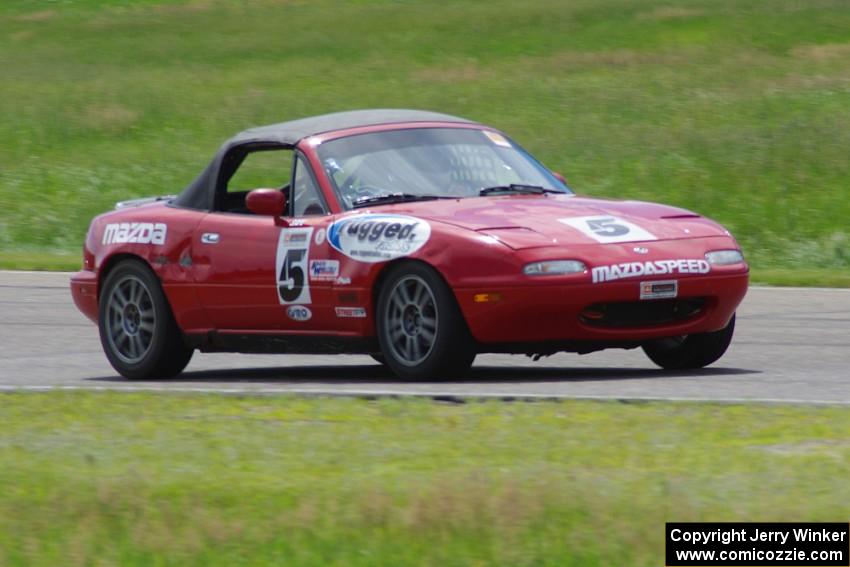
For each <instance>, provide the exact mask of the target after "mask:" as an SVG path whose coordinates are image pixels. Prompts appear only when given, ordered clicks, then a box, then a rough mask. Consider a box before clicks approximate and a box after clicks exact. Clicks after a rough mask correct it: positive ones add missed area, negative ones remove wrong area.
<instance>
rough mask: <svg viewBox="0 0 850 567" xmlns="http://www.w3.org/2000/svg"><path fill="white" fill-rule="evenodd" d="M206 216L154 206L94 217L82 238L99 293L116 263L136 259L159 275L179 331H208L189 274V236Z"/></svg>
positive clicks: (179, 209)
mask: <svg viewBox="0 0 850 567" xmlns="http://www.w3.org/2000/svg"><path fill="white" fill-rule="evenodd" d="M204 214H205V213H203V212H200V211H195V210H190V209H181V208H177V207H170V206H167V205H165V204H162V203H154V204H151V205H144V206H141V207H132V208H128V209H122V210H119V211H112V212H109V213H105V214H102V215H100V216H98V217H96V218H95V219H94V220H93V221H92V223H91V227H90V228H89V232H88V235H87V237H86V257H87V258H89V257H90V262H91V264H92V269H93V270H94V271H95V272H96V273H97V274H98V282H99V289H98V295H99V294H100V286H102V284H103V281H104V279H105V277H106V275H107V273H108V271H109V270H110V269H111V268H112V267H113V266H114V265H115V264H116V263H117V262H118V261H120V260H121V259H125V258H130V257H134V258H138V259H141V260H142V261H144V262H145V263H146V264H147V265H148V266H149V267H150V268H151V270H153V272H154V273H155V274H156V275H157V276H158V277H159V279H160V281H161V282H162V286H163V290H164V291H165V295H166V297H167V298H168V301H169V303H170V305H171V308H172V311H173V313H174V316H175V318H176V320H177V324H178V325H179V326H180V328H181V329H183V330H184V331H187V330H192V329H196V328H207V327H209V325H208V323H207V321H206V316H205V314H204V312H203V310H202V309H201V306H200V303H199V302H198V298H197V294H196V293H195V290H194V288H193V286H192V284H193V279H192V274H191V246H192V233H193V231H194V229H195V227H196V226H197V225H198V223H199V222H200V220H201V218H202V217H203V215H204Z"/></svg>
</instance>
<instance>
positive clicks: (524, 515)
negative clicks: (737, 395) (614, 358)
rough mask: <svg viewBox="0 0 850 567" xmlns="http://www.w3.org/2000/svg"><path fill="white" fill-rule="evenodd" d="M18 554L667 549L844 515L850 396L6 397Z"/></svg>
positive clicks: (23, 560)
mask: <svg viewBox="0 0 850 567" xmlns="http://www.w3.org/2000/svg"><path fill="white" fill-rule="evenodd" d="M0 423H3V427H2V428H0V463H3V465H2V467H0V486H1V487H2V489H1V490H0V564H2V565H4V566H9V567H14V566H26V567H40V566H51V567H52V566H54V565H65V566H69V567H73V566H77V565H80V566H83V565H85V566H88V565H102V566H111V565H116V566H117V565H120V566H122V567H133V566H141V565H181V566H195V565H197V566H203V567H213V566H217V565H222V566H228V567H233V566H240V565H287V566H292V565H316V566H321V567H326V566H333V565H338V566H346V567H355V566H360V565H363V566H367V565H368V566H374V565H388V566H389V565H391V566H398V565H440V566H444V565H445V566H451V565H458V566H460V565H463V566H467V565H509V566H511V567H519V566H524V565H558V566H570V565H576V566H582V567H588V566H590V567H592V566H596V565H600V566H607V565H630V566H635V567H640V566H656V565H661V564H662V562H663V559H662V558H663V533H664V522H665V521H737V520H741V521H744V520H764V521H767V520H773V521H782V520H787V521H827V520H829V521H840V520H843V519H846V515H847V502H848V500H850V485H848V483H847V481H846V480H847V478H848V476H850V444H848V441H847V431H848V430H850V409H848V408H838V407H833V408H827V407H795V406H768V405H755V406H753V405H748V406H739V405H720V404H690V403H633V404H624V403H617V402H583V401H564V402H559V403H556V402H539V403H523V402H515V403H504V402H472V403H468V404H465V405H454V404H440V403H436V402H431V401H427V400H410V399H408V400H388V399H382V400H378V401H365V400H354V399H317V398H299V397H286V396H280V397H256V398H252V397H248V398H237V397H227V396H218V395H191V396H190V395H177V394H175V395H155V394H137V393H49V394H20V393H19V394H3V395H2V396H0Z"/></svg>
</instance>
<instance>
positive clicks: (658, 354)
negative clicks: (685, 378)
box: [643, 315, 735, 370]
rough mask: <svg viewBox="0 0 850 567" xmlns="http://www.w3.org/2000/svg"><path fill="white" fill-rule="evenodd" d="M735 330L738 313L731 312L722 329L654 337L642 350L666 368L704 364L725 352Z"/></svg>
mask: <svg viewBox="0 0 850 567" xmlns="http://www.w3.org/2000/svg"><path fill="white" fill-rule="evenodd" d="M734 332H735V316H734V315H732V319H731V320H730V321H729V324H728V325H726V327H724V328H723V329H721V330H719V331H716V332H713V333H698V334H695V335H687V336H683V337H671V338H666V339H659V340H655V341H652V342H649V343H646V344H645V345H643V351H644V352H645V353H646V355H647V356H648V357H649V358H650V360H652V362H654V363H655V364H657V365H658V366H660V367H661V368H664V369H666V370H686V369H693V368H702V367H703V366H708V365H709V364H711V363H713V362H715V361H717V360H718V359H719V358H720V357H721V356H723V353H725V352H726V349H727V348H729V343H731V342H732V335H733V333H734Z"/></svg>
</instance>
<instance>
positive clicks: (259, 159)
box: [227, 149, 293, 193]
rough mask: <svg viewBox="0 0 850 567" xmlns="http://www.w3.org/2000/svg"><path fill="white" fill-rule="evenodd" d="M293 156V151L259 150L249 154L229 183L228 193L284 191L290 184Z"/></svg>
mask: <svg viewBox="0 0 850 567" xmlns="http://www.w3.org/2000/svg"><path fill="white" fill-rule="evenodd" d="M292 154H293V152H292V150H291V149H273V150H258V151H255V152H251V153H249V154H248V155H247V156H245V159H244V160H242V163H241V164H240V165H239V169H237V170H236V172H235V173H234V174H233V176H232V177H231V178H230V180H229V181H228V182H227V192H228V193H242V192H247V191H250V190H252V189H260V188H267V189H275V188H278V189H282V188H283V187H284V186H286V185H287V184H288V183H289V177H290V173H291V172H292Z"/></svg>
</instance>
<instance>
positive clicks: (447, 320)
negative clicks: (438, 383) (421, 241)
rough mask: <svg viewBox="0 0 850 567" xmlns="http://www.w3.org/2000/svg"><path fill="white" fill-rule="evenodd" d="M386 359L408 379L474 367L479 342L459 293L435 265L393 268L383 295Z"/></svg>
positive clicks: (381, 331) (381, 337)
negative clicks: (456, 295)
mask: <svg viewBox="0 0 850 567" xmlns="http://www.w3.org/2000/svg"><path fill="white" fill-rule="evenodd" d="M377 327H378V342H379V344H380V346H381V351H382V353H383V357H382V358H383V362H384V363H385V364H386V365H387V366H388V367H389V368H390V369H391V370H392V371H393V372H394V373H395V374H397V375H398V376H400V377H402V378H408V379H428V378H430V379H444V378H449V377H453V376H456V375H457V374H459V373H463V372H465V371H466V370H468V369H469V366H470V365H471V364H472V361H473V360H475V345H474V341H473V340H472V337H471V336H470V334H469V330H468V329H467V326H466V321H465V320H464V318H463V315H462V314H461V312H460V308H459V307H458V305H457V302H456V301H455V298H454V294H453V293H452V291H451V289H450V288H449V286H448V285H447V284H446V282H445V281H443V279H442V277H440V275H439V274H438V273H437V272H436V271H435V270H434V269H433V268H431V267H429V266H426V265H424V264H420V263H417V262H405V263H403V264H398V265H397V266H395V267H393V268H391V271H390V273H389V274H388V275H387V278H386V280H385V282H384V285H383V286H382V288H381V292H380V295H379V296H378V311H377Z"/></svg>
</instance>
